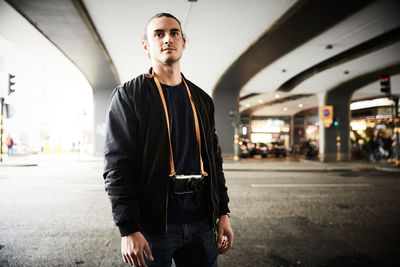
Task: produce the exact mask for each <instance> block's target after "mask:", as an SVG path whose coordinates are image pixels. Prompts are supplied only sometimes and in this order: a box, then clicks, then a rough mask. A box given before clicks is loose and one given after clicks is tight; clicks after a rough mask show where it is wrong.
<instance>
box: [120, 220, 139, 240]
mask: <svg viewBox="0 0 400 267" xmlns="http://www.w3.org/2000/svg"><path fill="white" fill-rule="evenodd" d="M118 229H119V232H120V234H121V237H122V236H126V235H130V234H132V233H135V232H138V231H141V228H140V227H139V225H138V224H137V223H133V222H132V223H127V224H126V225H118Z"/></svg>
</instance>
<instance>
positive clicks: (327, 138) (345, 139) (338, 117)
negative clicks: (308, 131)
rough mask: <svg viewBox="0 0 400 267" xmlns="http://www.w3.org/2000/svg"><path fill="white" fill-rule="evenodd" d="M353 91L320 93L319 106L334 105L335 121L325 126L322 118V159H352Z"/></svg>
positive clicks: (320, 153)
mask: <svg viewBox="0 0 400 267" xmlns="http://www.w3.org/2000/svg"><path fill="white" fill-rule="evenodd" d="M351 94H352V91H351V90H349V91H348V92H347V93H346V92H344V91H339V90H338V91H329V92H326V93H322V94H319V95H318V102H319V106H324V105H332V106H333V120H334V121H337V122H338V125H337V126H335V125H334V123H332V125H331V126H330V127H328V128H324V126H323V124H322V121H321V119H320V125H321V126H320V131H319V138H320V145H319V149H320V150H319V158H320V161H323V162H328V161H349V160H350V159H351V145H350V116H351V114H350V99H351Z"/></svg>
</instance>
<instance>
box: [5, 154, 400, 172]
mask: <svg viewBox="0 0 400 267" xmlns="http://www.w3.org/2000/svg"><path fill="white" fill-rule="evenodd" d="M102 161H103V157H95V156H88V155H84V154H79V153H64V154H52V155H46V154H35V155H16V156H12V157H7V156H5V158H4V159H3V162H2V163H0V167H34V166H37V165H38V164H44V163H46V164H48V163H52V162H54V163H55V162H99V163H102ZM223 166H224V171H278V172H279V171H282V172H322V171H335V172H340V171H360V170H362V171H367V170H378V171H386V172H400V167H396V165H395V164H394V163H393V162H387V161H377V162H366V161H360V160H358V161H348V162H320V161H318V160H305V159H303V158H302V157H296V156H295V157H293V156H288V157H287V158H279V159H277V158H265V159H264V158H254V159H240V160H239V161H234V160H233V158H232V157H224V164H223Z"/></svg>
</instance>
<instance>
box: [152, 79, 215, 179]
mask: <svg viewBox="0 0 400 267" xmlns="http://www.w3.org/2000/svg"><path fill="white" fill-rule="evenodd" d="M147 77H149V78H151V77H153V78H154V82H155V83H156V86H157V88H158V92H159V94H160V97H161V101H162V103H163V106H164V113H165V119H166V120H167V129H168V139H169V150H170V165H171V172H170V174H169V176H174V175H175V174H176V172H175V164H174V155H173V152H172V143H171V129H170V125H169V116H168V109H167V103H166V102H165V97H164V93H163V90H162V88H161V84H160V81H159V80H158V77H157V75H156V74H155V73H154V72H153V74H151V75H148V76H147ZM182 80H183V82H184V84H185V86H186V90H187V93H188V96H189V100H190V104H191V106H192V111H193V118H194V125H195V130H196V139H197V144H198V146H199V157H200V173H201V174H202V175H203V176H208V174H207V173H206V172H205V171H204V166H203V159H202V157H201V138H200V127H199V119H198V117H197V112H196V106H195V105H194V102H193V98H192V94H191V93H190V90H189V86H188V85H187V83H186V81H185V79H184V78H183V76H182Z"/></svg>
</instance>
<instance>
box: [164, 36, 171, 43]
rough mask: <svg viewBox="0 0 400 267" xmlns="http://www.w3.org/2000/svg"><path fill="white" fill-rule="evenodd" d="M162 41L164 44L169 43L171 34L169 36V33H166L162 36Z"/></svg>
mask: <svg viewBox="0 0 400 267" xmlns="http://www.w3.org/2000/svg"><path fill="white" fill-rule="evenodd" d="M164 43H165V44H170V43H172V38H171V36H170V35H169V34H166V35H165V36H164Z"/></svg>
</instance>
